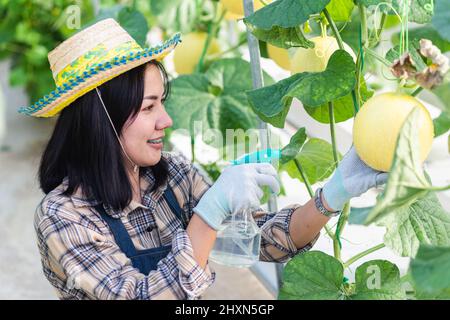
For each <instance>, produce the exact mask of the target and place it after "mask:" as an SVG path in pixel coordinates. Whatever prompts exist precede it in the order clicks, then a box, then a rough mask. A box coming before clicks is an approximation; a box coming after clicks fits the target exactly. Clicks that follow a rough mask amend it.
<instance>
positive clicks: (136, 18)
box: [84, 4, 149, 47]
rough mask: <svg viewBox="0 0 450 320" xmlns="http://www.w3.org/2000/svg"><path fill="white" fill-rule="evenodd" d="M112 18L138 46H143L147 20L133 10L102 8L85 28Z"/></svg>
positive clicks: (116, 7) (121, 6)
mask: <svg viewBox="0 0 450 320" xmlns="http://www.w3.org/2000/svg"><path fill="white" fill-rule="evenodd" d="M106 18H113V19H115V20H116V21H117V22H119V24H120V25H121V26H122V27H123V28H124V29H125V30H126V31H127V32H128V33H129V34H130V35H131V36H132V37H133V39H135V40H136V41H137V43H138V44H139V45H140V46H142V47H143V46H144V45H145V39H146V36H147V33H148V30H149V28H148V25H147V20H146V19H145V17H144V15H143V14H142V13H141V12H140V11H137V10H135V9H132V8H129V7H125V6H123V5H120V4H118V5H114V6H112V7H109V8H102V9H101V10H100V12H99V14H98V15H97V16H96V17H95V20H94V21H91V23H89V24H87V25H85V26H84V27H87V26H89V25H91V24H94V23H95V22H97V21H100V20H103V19H106Z"/></svg>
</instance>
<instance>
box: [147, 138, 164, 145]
mask: <svg viewBox="0 0 450 320" xmlns="http://www.w3.org/2000/svg"><path fill="white" fill-rule="evenodd" d="M162 142H163V139H162V138H158V139H152V140H147V143H151V144H159V143H162Z"/></svg>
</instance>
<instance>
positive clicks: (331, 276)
mask: <svg viewBox="0 0 450 320" xmlns="http://www.w3.org/2000/svg"><path fill="white" fill-rule="evenodd" d="M343 278H344V269H343V266H342V264H341V263H340V262H339V261H338V260H337V259H336V258H334V257H332V256H329V255H327V254H325V253H323V252H320V251H309V252H305V253H303V254H299V255H297V256H295V257H294V258H293V259H291V260H290V261H289V262H288V263H287V265H286V267H285V268H284V271H283V285H282V287H281V289H280V293H279V296H278V299H279V300H288V299H289V300H336V299H343V298H345V294H344V289H343Z"/></svg>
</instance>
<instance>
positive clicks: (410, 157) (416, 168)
mask: <svg viewBox="0 0 450 320" xmlns="http://www.w3.org/2000/svg"><path fill="white" fill-rule="evenodd" d="M419 115H420V110H419V107H416V108H414V109H413V110H412V111H411V113H410V114H409V115H408V117H407V119H406V120H405V122H404V124H403V126H402V129H401V131H400V135H399V138H398V140H397V146H396V150H395V154H394V160H393V162H392V166H391V169H390V173H389V179H388V181H387V183H386V186H385V190H384V191H383V193H382V194H380V195H379V196H378V199H377V204H376V205H375V207H374V208H373V210H372V211H371V212H370V214H369V215H368V217H367V220H366V224H369V223H371V222H374V221H375V220H377V219H380V218H381V217H383V216H385V215H387V214H389V213H392V212H393V211H395V210H396V209H399V208H402V207H404V208H407V207H409V206H410V205H412V204H413V203H414V202H415V201H416V200H417V199H419V198H420V197H423V196H425V195H426V194H427V193H428V190H429V189H430V187H431V186H430V184H429V182H428V180H427V179H426V177H425V174H424V171H423V169H422V167H421V161H420V156H419V151H420V150H419V138H418V132H417V130H416V128H419V125H418V123H419V122H418V121H419Z"/></svg>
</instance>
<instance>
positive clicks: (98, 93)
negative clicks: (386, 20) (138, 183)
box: [95, 88, 139, 173]
mask: <svg viewBox="0 0 450 320" xmlns="http://www.w3.org/2000/svg"><path fill="white" fill-rule="evenodd" d="M95 91H97V95H98V97H99V98H100V102H101V103H102V106H103V109H105V112H106V115H107V116H108V119H109V122H110V123H111V126H112V128H113V130H114V133H115V134H116V137H117V140H118V141H119V144H120V147H121V148H122V151H123V153H124V154H125V156H126V157H127V158H128V160H129V161H130V162H131V164H132V165H133V171H134V172H135V173H136V172H137V171H138V169H139V166H138V165H137V164H135V163H134V162H133V161H132V160H131V159H130V157H129V156H128V153H127V152H126V151H125V148H124V147H123V145H122V141H120V138H119V135H118V134H117V131H116V128H115V127H114V124H113V122H112V120H111V117H110V116H109V113H108V110H107V109H106V106H105V103H104V102H103V99H102V96H101V94H100V91H99V90H98V88H95Z"/></svg>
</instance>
